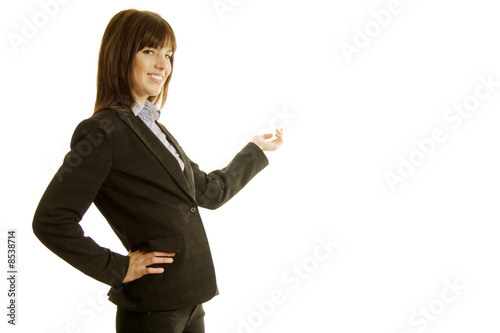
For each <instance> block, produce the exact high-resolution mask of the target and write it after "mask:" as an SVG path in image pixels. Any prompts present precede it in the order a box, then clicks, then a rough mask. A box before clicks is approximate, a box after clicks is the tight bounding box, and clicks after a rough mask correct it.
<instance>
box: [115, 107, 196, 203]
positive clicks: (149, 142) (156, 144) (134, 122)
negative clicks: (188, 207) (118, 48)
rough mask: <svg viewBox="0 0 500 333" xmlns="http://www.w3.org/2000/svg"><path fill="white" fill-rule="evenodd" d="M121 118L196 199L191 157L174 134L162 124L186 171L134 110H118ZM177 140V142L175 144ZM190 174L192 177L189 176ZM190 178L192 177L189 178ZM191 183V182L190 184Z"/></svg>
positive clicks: (190, 195)
mask: <svg viewBox="0 0 500 333" xmlns="http://www.w3.org/2000/svg"><path fill="white" fill-rule="evenodd" d="M116 112H117V114H118V116H119V117H120V119H122V120H123V121H124V122H125V124H127V125H128V126H129V127H130V129H131V130H132V131H134V133H135V134H136V135H137V136H138V137H139V139H140V140H141V141H142V142H143V143H144V145H146V147H147V148H148V149H149V150H150V151H151V153H152V154H153V155H154V156H155V157H156V158H157V159H158V161H159V162H160V163H161V164H162V165H163V167H164V168H165V169H166V170H167V172H168V173H169V174H170V175H171V176H172V178H173V179H174V180H175V182H176V183H177V185H179V187H180V188H181V189H182V190H183V191H184V192H185V193H186V194H187V195H188V196H189V197H191V198H193V199H194V177H193V171H192V169H191V165H190V163H189V159H188V158H187V156H186V155H185V154H184V152H183V151H182V149H180V147H179V146H178V144H177V142H176V141H175V139H173V137H172V135H171V134H170V133H168V131H167V130H166V128H164V126H163V125H161V126H160V128H161V129H162V131H163V132H164V133H165V135H166V136H167V139H168V141H170V143H172V144H173V145H174V147H175V149H177V151H178V152H179V155H180V156H181V158H182V160H183V161H184V165H185V166H184V171H185V172H184V173H183V172H182V169H181V167H180V165H179V162H178V161H177V159H176V158H175V157H174V156H173V155H172V154H171V153H170V151H168V149H167V148H166V147H165V145H163V143H162V142H161V141H160V140H159V139H158V138H157V137H156V136H155V135H154V133H153V132H152V131H151V130H150V129H149V128H148V127H147V126H146V124H144V122H143V121H142V120H141V119H139V117H136V116H135V115H134V113H133V112H132V111H116ZM174 142H175V144H174ZM187 175H189V176H190V177H187ZM189 178H190V179H189ZM188 183H189V184H188Z"/></svg>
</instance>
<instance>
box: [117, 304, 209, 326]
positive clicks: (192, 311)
mask: <svg viewBox="0 0 500 333" xmlns="http://www.w3.org/2000/svg"><path fill="white" fill-rule="evenodd" d="M204 317H205V311H203V306H202V305H201V304H199V305H195V306H188V307H185V308H181V309H177V310H169V311H151V312H136V311H129V310H124V309H121V308H118V309H117V310H116V332H117V333H205V323H204V319H203V318H204Z"/></svg>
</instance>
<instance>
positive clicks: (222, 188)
mask: <svg viewBox="0 0 500 333" xmlns="http://www.w3.org/2000/svg"><path fill="white" fill-rule="evenodd" d="M268 164H269V161H268V159H267V157H266V155H265V153H264V152H263V151H262V149H260V148H259V147H258V146H257V145H256V144H255V143H253V142H249V143H248V144H247V145H246V146H245V147H244V148H243V149H242V150H241V151H240V152H239V153H238V154H236V156H235V157H234V158H233V160H232V161H231V162H230V163H229V164H228V165H227V166H226V167H225V168H223V169H220V170H214V171H212V172H210V173H208V174H207V173H205V172H203V171H201V170H200V168H199V167H198V165H197V164H196V163H194V162H192V161H191V167H192V169H193V175H194V181H195V192H196V201H197V202H198V205H200V206H201V207H204V208H208V209H216V208H219V207H220V206H222V205H223V204H225V203H226V202H227V201H229V199H231V198H232V197H233V196H234V195H235V194H236V193H238V192H239V191H240V190H241V189H242V188H243V187H244V186H245V185H246V184H247V183H248V182H249V181H250V180H251V179H252V178H253V177H254V176H255V175H257V174H258V173H259V172H260V171H261V170H262V169H264V168H265V167H266V166H267V165H268Z"/></svg>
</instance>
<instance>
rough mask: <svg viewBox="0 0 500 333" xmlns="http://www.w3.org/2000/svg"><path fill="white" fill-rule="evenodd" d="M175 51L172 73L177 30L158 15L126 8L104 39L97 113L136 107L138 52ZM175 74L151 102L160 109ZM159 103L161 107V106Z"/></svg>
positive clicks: (100, 58) (98, 82)
mask: <svg viewBox="0 0 500 333" xmlns="http://www.w3.org/2000/svg"><path fill="white" fill-rule="evenodd" d="M164 46H167V47H168V48H170V49H171V50H172V57H171V58H170V62H171V66H172V70H173V66H174V55H173V53H175V50H176V48H177V43H176V40H175V35H174V31H173V30H172V28H171V27H170V25H169V24H168V22H167V21H165V20H164V19H163V18H162V17H161V16H160V15H158V14H157V13H153V12H150V11H139V10H136V9H127V10H123V11H121V12H119V13H118V14H116V15H115V16H114V17H113V18H112V19H111V21H109V23H108V26H107V27H106V30H105V31H104V35H103V37H102V42H101V49H100V51H99V61H98V65H97V97H96V101H95V107H94V113H96V112H99V111H101V110H103V109H105V108H113V109H116V110H120V111H127V110H130V108H131V107H132V105H133V104H134V98H133V96H132V89H131V87H132V86H133V82H132V69H133V65H134V58H135V55H136V54H137V52H139V51H141V50H142V49H143V48H145V47H152V48H162V47H164ZM171 77H172V72H170V75H169V76H168V78H167V80H166V82H165V84H164V85H163V88H162V89H161V91H160V93H159V94H158V95H157V96H149V97H148V100H149V101H150V102H152V103H153V104H155V105H156V106H158V107H159V108H160V109H161V108H163V106H164V105H165V101H166V100H167V91H168V84H169V82H170V78H171ZM158 104H160V105H158Z"/></svg>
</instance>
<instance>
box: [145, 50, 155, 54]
mask: <svg viewBox="0 0 500 333" xmlns="http://www.w3.org/2000/svg"><path fill="white" fill-rule="evenodd" d="M148 52H149V53H148ZM144 53H146V54H152V53H154V52H153V50H145V51H144Z"/></svg>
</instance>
